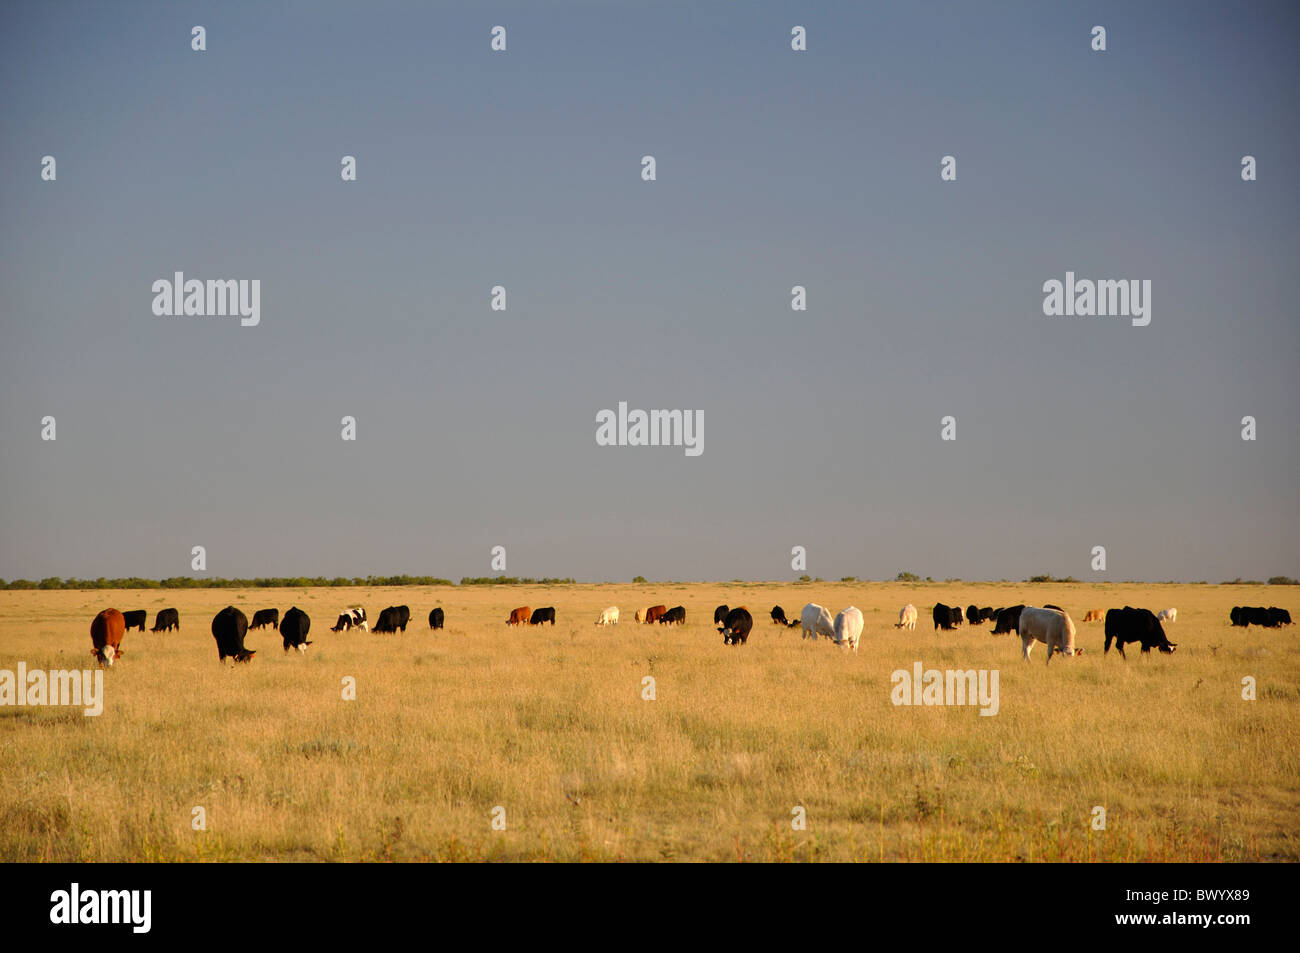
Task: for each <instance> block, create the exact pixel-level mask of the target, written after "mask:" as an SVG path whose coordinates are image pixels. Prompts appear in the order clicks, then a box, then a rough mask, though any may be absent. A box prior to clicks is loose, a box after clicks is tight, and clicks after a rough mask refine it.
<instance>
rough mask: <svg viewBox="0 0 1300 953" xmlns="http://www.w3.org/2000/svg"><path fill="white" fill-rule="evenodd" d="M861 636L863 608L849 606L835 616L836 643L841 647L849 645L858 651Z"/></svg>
mask: <svg viewBox="0 0 1300 953" xmlns="http://www.w3.org/2000/svg"><path fill="white" fill-rule="evenodd" d="M860 638H862V610H861V609H859V608H857V607H856V606H849V607H848V608H847V609H843V610H841V611H840V614H839V615H837V616H836V617H835V644H836V645H838V646H840V647H841V648H843V647H844V646H845V645H847V646H848V647H849V648H851V649H852V650H853V651H855V652H856V651H857V650H858V639H860Z"/></svg>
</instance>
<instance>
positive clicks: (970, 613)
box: [966, 606, 980, 625]
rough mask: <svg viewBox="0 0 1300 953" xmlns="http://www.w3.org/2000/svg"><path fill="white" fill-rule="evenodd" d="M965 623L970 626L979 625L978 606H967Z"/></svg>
mask: <svg viewBox="0 0 1300 953" xmlns="http://www.w3.org/2000/svg"><path fill="white" fill-rule="evenodd" d="M966 621H967V622H969V623H970V624H971V625H978V624H979V621H980V607H979V606H967V607H966Z"/></svg>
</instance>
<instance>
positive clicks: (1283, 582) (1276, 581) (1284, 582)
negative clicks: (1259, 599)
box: [1268, 576, 1300, 586]
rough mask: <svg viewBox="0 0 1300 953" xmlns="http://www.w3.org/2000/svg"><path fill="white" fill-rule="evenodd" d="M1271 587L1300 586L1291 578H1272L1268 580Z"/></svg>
mask: <svg viewBox="0 0 1300 953" xmlns="http://www.w3.org/2000/svg"><path fill="white" fill-rule="evenodd" d="M1268 584H1269V585H1270V586H1295V585H1300V583H1297V582H1296V581H1295V580H1294V579H1292V578H1291V577H1290V576H1272V577H1270V578H1269V580H1268Z"/></svg>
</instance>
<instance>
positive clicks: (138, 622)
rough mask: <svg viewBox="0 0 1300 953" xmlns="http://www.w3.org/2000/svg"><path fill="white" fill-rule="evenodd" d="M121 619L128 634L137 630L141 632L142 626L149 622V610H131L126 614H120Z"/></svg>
mask: <svg viewBox="0 0 1300 953" xmlns="http://www.w3.org/2000/svg"><path fill="white" fill-rule="evenodd" d="M122 619H123V621H124V622H125V624H126V630H127V631H128V632H130V631H131V630H132V629H139V630H140V631H141V632H143V631H144V624H145V623H146V622H147V621H149V610H148V609H131V610H129V611H127V612H123V613H122Z"/></svg>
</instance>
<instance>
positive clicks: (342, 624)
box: [330, 606, 370, 632]
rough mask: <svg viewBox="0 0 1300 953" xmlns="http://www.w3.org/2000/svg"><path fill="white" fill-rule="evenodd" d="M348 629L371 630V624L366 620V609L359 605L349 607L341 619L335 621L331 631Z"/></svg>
mask: <svg viewBox="0 0 1300 953" xmlns="http://www.w3.org/2000/svg"><path fill="white" fill-rule="evenodd" d="M347 629H362V630H364V631H366V632H369V631H370V624H369V623H368V622H366V610H365V609H363V608H361V607H360V606H357V607H356V608H355V609H347V610H345V611H344V612H343V613H342V614H341V615H340V616H339V620H338V621H337V622H335V623H334V627H333V628H332V629H330V631H331V632H343V631H345V630H347Z"/></svg>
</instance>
